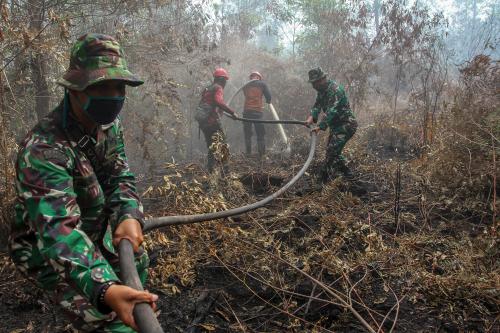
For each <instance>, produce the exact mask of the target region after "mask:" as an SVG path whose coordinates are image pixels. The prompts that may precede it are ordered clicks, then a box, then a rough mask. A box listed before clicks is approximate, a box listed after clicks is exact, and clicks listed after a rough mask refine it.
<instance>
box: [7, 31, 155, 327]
mask: <svg viewBox="0 0 500 333" xmlns="http://www.w3.org/2000/svg"><path fill="white" fill-rule="evenodd" d="M58 83H59V84H60V85H62V86H63V87H64V88H65V95H64V99H63V101H62V102H61V103H60V105H59V106H57V107H56V108H55V109H54V110H53V111H52V112H51V113H50V114H49V115H48V116H47V117H46V118H44V119H42V120H41V121H40V122H39V123H38V124H37V125H36V126H35V127H34V128H33V129H32V130H31V132H30V133H29V134H28V135H27V137H26V139H25V140H24V141H23V143H22V144H21V146H20V150H19V153H18V158H17V163H16V173H17V177H16V187H17V193H18V197H17V203H16V207H15V211H16V218H15V221H14V223H13V225H12V232H11V237H10V252H11V257H12V260H13V261H14V263H15V264H16V266H17V267H18V269H19V270H20V271H21V273H22V274H24V275H25V276H26V277H27V278H28V279H29V280H30V281H32V282H34V283H35V284H36V285H37V286H38V287H39V288H41V289H42V290H44V291H45V292H46V293H48V294H49V296H50V297H51V298H52V299H53V300H54V302H56V303H58V304H59V305H61V306H62V308H63V310H64V312H65V313H66V314H67V315H68V316H69V317H70V320H71V323H72V324H73V327H74V328H75V329H76V330H77V331H83V332H90V331H92V332H134V329H137V327H136V325H135V322H134V319H133V316H132V309H133V307H134V305H135V304H136V303H140V302H148V303H151V304H152V306H153V307H154V302H155V301H156V299H157V296H156V295H153V294H150V293H148V292H140V291H137V290H134V289H132V288H129V287H127V286H124V285H121V284H120V278H119V267H118V257H117V251H116V246H117V244H118V243H119V242H120V240H122V239H128V240H130V241H131V243H132V244H133V247H134V251H135V253H136V267H137V270H138V272H139V275H140V277H141V280H142V282H143V283H144V281H145V279H146V275H147V267H148V263H149V262H148V257H147V255H146V253H145V252H144V251H143V249H142V248H141V247H140V245H141V243H142V241H143V235H142V226H143V222H144V215H143V209H142V205H141V202H140V201H139V197H138V195H137V193H136V186H135V178H134V175H133V174H132V172H131V171H130V169H129V166H128V162H127V157H126V156H125V150H124V142H123V129H122V126H121V123H120V120H119V118H117V116H118V113H119V112H120V110H121V108H122V106H123V103H124V99H125V85H129V86H138V85H141V84H142V83H143V82H142V81H141V80H139V79H138V78H137V77H136V76H134V75H133V74H132V73H131V72H130V71H129V70H128V69H127V63H126V61H125V59H124V54H123V51H122V49H121V47H120V45H119V44H118V42H117V41H116V40H115V39H113V38H112V37H110V36H106V35H100V34H87V35H85V36H82V37H80V38H79V39H78V41H77V42H76V43H75V45H74V46H73V48H72V51H71V60H70V66H69V69H68V70H67V72H66V74H65V75H64V76H63V77H62V78H61V79H60V80H59V81H58Z"/></svg>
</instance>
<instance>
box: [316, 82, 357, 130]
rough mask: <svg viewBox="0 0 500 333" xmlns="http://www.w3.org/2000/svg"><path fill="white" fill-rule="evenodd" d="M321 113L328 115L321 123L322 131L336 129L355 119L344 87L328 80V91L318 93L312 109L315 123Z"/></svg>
mask: <svg viewBox="0 0 500 333" xmlns="http://www.w3.org/2000/svg"><path fill="white" fill-rule="evenodd" d="M321 111H323V112H324V113H325V114H326V117H325V118H324V119H323V120H322V121H321V122H320V123H319V128H321V129H322V130H326V128H327V127H330V128H332V129H334V128H335V127H339V126H342V125H343V124H344V123H345V122H346V121H349V120H350V119H354V118H355V117H354V113H352V111H351V107H350V106H349V101H348V100H347V96H346V93H345V91H344V87H343V86H341V85H337V84H336V83H335V81H333V80H328V88H327V89H325V90H324V91H318V95H317V97H316V102H315V103H314V106H313V108H312V109H311V115H312V117H313V120H314V122H315V123H316V122H317V121H318V116H319V113H320V112H321Z"/></svg>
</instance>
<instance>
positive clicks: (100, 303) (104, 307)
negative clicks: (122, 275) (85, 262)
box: [97, 281, 120, 314]
mask: <svg viewBox="0 0 500 333" xmlns="http://www.w3.org/2000/svg"><path fill="white" fill-rule="evenodd" d="M118 284H120V283H119V282H118V281H107V282H105V283H103V284H102V285H101V286H100V287H99V293H98V297H97V311H99V312H100V313H102V314H108V313H111V312H112V311H113V309H111V307H110V306H109V305H108V304H106V302H105V301H104V295H106V292H107V291H108V290H109V288H110V287H111V286H113V285H118Z"/></svg>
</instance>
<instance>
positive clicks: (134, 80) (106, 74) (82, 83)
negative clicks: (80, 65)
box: [57, 68, 144, 91]
mask: <svg viewBox="0 0 500 333" xmlns="http://www.w3.org/2000/svg"><path fill="white" fill-rule="evenodd" d="M110 80H118V81H123V82H125V84H127V85H129V86H132V87H137V86H140V85H141V84H143V83H144V81H143V80H141V79H139V78H138V77H137V76H136V75H134V74H132V73H131V72H130V71H129V70H127V69H123V68H101V69H96V70H92V71H88V70H80V69H72V70H68V71H67V72H66V73H65V74H64V75H63V76H62V77H61V78H60V79H59V80H57V84H59V85H61V86H63V87H65V88H67V89H71V90H76V91H83V90H85V89H87V87H89V86H91V85H93V84H96V83H99V82H103V81H110Z"/></svg>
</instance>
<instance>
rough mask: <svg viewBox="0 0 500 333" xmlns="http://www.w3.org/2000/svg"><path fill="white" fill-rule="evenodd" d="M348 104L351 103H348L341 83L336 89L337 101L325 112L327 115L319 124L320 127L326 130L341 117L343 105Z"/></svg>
mask: <svg viewBox="0 0 500 333" xmlns="http://www.w3.org/2000/svg"><path fill="white" fill-rule="evenodd" d="M346 104H347V105H349V104H348V103H347V96H346V93H345V90H344V87H342V86H340V85H339V86H338V87H337V89H336V91H335V102H334V103H333V104H332V105H329V106H328V109H327V110H326V112H325V113H326V117H325V119H323V121H322V122H321V123H320V124H319V128H320V129H322V130H326V128H327V127H328V126H333V125H334V121H335V120H336V119H339V118H340V117H339V116H340V112H342V110H343V106H344V105H346Z"/></svg>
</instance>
